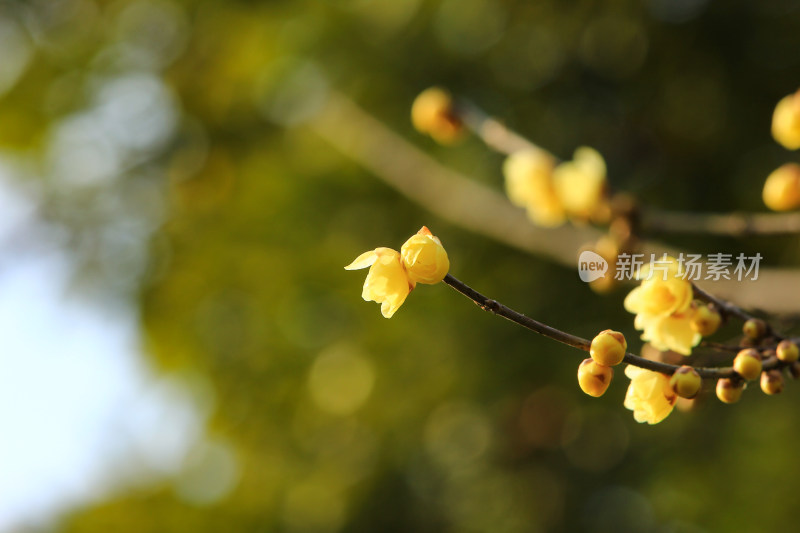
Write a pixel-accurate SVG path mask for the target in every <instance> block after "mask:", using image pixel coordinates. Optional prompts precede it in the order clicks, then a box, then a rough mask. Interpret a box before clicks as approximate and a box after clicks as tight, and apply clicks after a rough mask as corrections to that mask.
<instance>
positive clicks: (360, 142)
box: [310, 92, 800, 312]
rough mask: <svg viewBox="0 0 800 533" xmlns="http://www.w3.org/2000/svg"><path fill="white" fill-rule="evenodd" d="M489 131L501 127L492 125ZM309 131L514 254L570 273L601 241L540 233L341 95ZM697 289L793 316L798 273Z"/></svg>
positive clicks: (582, 233)
mask: <svg viewBox="0 0 800 533" xmlns="http://www.w3.org/2000/svg"><path fill="white" fill-rule="evenodd" d="M490 124H497V125H499V123H497V121H494V122H493V123H490ZM310 127H311V128H312V129H313V130H314V131H315V132H316V133H317V134H318V135H320V136H321V137H322V138H323V139H325V140H326V141H327V142H329V143H330V144H331V145H332V146H334V147H335V148H337V149H338V150H339V151H341V152H342V153H343V154H345V155H346V156H348V157H350V158H352V159H353V160H355V161H356V162H358V163H359V164H361V165H362V166H363V167H365V168H366V169H368V170H370V171H371V172H373V173H374V174H375V175H376V176H377V177H378V178H380V179H381V180H383V181H384V182H385V183H387V184H388V185H390V186H392V187H393V188H395V189H396V190H398V191H399V192H400V193H402V194H403V195H405V196H406V197H408V198H409V199H411V200H412V201H414V202H416V203H417V204H419V205H421V206H422V207H425V208H426V209H428V210H429V211H431V212H432V213H434V214H436V215H437V216H440V217H441V218H443V219H445V220H448V221H450V222H451V223H453V224H456V225H458V226H460V227H463V228H465V229H468V230H470V231H473V232H475V233H478V234H481V235H484V236H486V237H490V238H492V239H494V240H496V241H498V242H501V243H504V244H506V245H509V246H512V247H514V248H517V249H520V250H523V251H526V252H530V253H533V254H535V255H538V256H541V257H545V258H547V259H549V260H551V261H554V262H556V263H558V264H561V265H564V266H567V267H570V268H574V266H575V264H576V261H577V255H578V251H579V250H580V249H581V247H582V246H585V245H586V244H587V243H591V242H596V241H597V240H598V239H599V238H600V237H601V236H602V235H604V233H603V232H602V231H600V230H599V229H597V228H592V227H574V226H562V227H559V228H553V229H544V228H539V227H536V226H534V225H532V224H531V223H530V222H529V221H528V219H527V217H526V216H525V213H524V211H523V210H521V209H518V208H516V207H514V206H512V205H511V204H510V203H509V202H508V200H507V199H506V198H505V196H504V195H502V194H500V193H499V192H496V191H494V190H492V189H490V188H488V187H485V186H483V185H481V184H479V183H477V182H476V181H474V180H471V179H469V178H467V177H465V176H463V175H462V174H460V173H458V172H456V171H454V170H452V169H449V168H447V167H444V166H443V165H441V164H440V163H438V162H437V161H436V160H434V159H433V158H432V157H430V156H429V155H427V154H425V153H424V152H422V151H421V150H420V149H418V148H417V147H415V146H414V145H412V144H411V143H409V142H408V141H406V140H405V139H403V138H402V137H400V136H399V135H397V134H396V133H394V132H392V131H391V130H389V129H388V128H387V127H386V126H385V125H384V124H382V123H381V122H380V121H379V120H377V119H375V118H374V117H372V116H371V115H369V114H368V113H366V112H365V111H364V110H362V109H361V108H360V107H358V106H357V105H356V104H355V103H354V102H352V101H351V100H350V99H349V98H347V97H346V96H344V95H342V94H340V93H336V92H331V94H330V95H329V98H328V100H327V102H326V105H325V106H324V108H323V109H322V110H321V111H320V112H319V113H318V114H317V115H316V116H315V117H314V118H313V120H312V121H311V122H310ZM492 127H496V126H492ZM493 135H495V136H506V139H510V142H513V143H528V141H525V140H524V139H523V138H521V137H519V136H517V135H516V134H514V133H513V132H510V131H509V130H498V131H497V132H495V133H494V134H493ZM498 142H499V141H498ZM697 216H705V215H697ZM764 216H769V215H764ZM640 249H641V252H642V253H645V254H650V253H654V254H657V255H659V256H660V255H661V254H663V253H668V254H671V255H675V256H677V254H678V253H679V251H678V250H675V249H674V248H671V247H670V246H667V245H664V244H662V243H659V242H656V241H642V242H641V243H640ZM703 285H704V286H707V287H713V291H714V293H715V294H716V295H718V296H720V297H722V298H726V299H728V300H733V301H736V302H737V303H738V304H739V305H741V306H743V307H748V308H764V309H767V310H769V311H772V312H790V311H796V310H797V302H798V300H800V272H799V271H797V270H792V269H776V268H762V269H760V271H759V277H758V281H754V282H750V283H742V282H740V281H736V280H724V279H721V280H719V281H714V282H705V283H703Z"/></svg>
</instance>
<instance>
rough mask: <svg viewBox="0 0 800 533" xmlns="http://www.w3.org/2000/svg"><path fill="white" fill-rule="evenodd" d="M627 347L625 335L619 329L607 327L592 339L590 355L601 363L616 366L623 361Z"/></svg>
mask: <svg viewBox="0 0 800 533" xmlns="http://www.w3.org/2000/svg"><path fill="white" fill-rule="evenodd" d="M627 349H628V343H627V341H626V340H625V335H623V334H622V333H620V332H619V331H612V330H610V329H607V330H605V331H601V332H600V333H598V334H597V336H596V337H595V338H594V339H592V345H591V347H590V348H589V355H591V356H592V359H594V361H595V362H596V363H598V364H600V365H604V366H614V365H618V364H620V363H621V362H622V359H623V358H624V357H625V351H626V350H627Z"/></svg>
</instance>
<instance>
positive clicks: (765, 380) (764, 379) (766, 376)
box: [761, 370, 783, 395]
mask: <svg viewBox="0 0 800 533" xmlns="http://www.w3.org/2000/svg"><path fill="white" fill-rule="evenodd" d="M761 390H762V391H764V394H770V395H772V394H779V393H781V392H783V374H781V371H780V370H767V371H766V372H762V374H761Z"/></svg>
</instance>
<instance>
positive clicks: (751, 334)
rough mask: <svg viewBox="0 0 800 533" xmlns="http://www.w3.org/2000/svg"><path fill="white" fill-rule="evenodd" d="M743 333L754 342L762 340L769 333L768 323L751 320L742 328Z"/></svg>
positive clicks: (757, 319)
mask: <svg viewBox="0 0 800 533" xmlns="http://www.w3.org/2000/svg"><path fill="white" fill-rule="evenodd" d="M742 333H744V334H745V335H746V336H747V338H749V339H752V340H754V341H757V340H761V338H762V337H763V336H764V335H766V333H767V323H766V322H764V321H763V320H761V319H760V318H751V319H750V320H748V321H746V322H745V323H744V325H743V326H742Z"/></svg>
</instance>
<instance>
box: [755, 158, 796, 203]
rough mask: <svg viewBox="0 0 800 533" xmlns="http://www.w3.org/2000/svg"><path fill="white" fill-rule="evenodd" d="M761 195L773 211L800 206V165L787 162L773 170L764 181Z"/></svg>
mask: <svg viewBox="0 0 800 533" xmlns="http://www.w3.org/2000/svg"><path fill="white" fill-rule="evenodd" d="M761 196H762V198H763V199H764V204H765V205H766V206H767V207H769V208H770V209H772V210H773V211H790V210H792V209H797V208H798V207H800V165H797V164H796V163H786V164H784V165H781V166H779V167H778V168H776V169H775V170H773V171H772V173H771V174H770V175H769V176H767V181H765V182H764V189H763V191H762V193H761Z"/></svg>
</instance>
